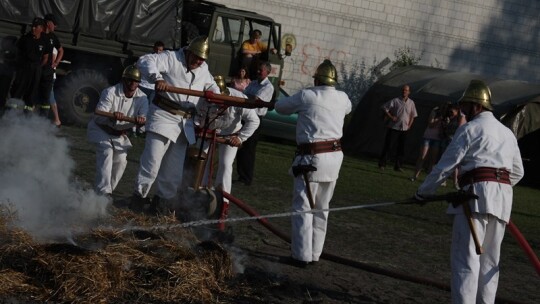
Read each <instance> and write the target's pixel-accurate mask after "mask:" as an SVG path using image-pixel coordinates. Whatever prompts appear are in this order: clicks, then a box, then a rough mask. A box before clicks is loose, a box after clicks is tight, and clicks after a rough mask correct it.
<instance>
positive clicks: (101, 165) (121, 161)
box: [95, 141, 127, 194]
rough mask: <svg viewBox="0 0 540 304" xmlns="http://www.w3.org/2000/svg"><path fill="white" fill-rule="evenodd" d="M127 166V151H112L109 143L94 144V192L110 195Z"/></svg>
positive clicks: (112, 148)
mask: <svg viewBox="0 0 540 304" xmlns="http://www.w3.org/2000/svg"><path fill="white" fill-rule="evenodd" d="M126 165H127V149H120V150H116V149H114V146H113V144H112V143H111V141H101V142H99V143H97V144H96V183H95V185H96V192H97V193H100V194H112V192H113V190H114V189H115V188H116V186H117V185H118V182H120V179H121V178H122V175H123V174H124V171H125V169H126Z"/></svg>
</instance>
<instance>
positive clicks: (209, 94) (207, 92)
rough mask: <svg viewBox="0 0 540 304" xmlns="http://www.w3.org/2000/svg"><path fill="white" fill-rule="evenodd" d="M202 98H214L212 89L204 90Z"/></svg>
mask: <svg viewBox="0 0 540 304" xmlns="http://www.w3.org/2000/svg"><path fill="white" fill-rule="evenodd" d="M204 98H206V99H208V100H210V99H214V98H215V94H214V92H212V91H204Z"/></svg>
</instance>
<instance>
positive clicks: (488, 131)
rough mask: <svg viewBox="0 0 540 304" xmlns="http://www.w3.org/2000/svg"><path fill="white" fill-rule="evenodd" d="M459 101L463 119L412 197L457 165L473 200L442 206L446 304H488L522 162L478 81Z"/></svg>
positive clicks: (423, 193)
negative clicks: (447, 235)
mask: <svg viewBox="0 0 540 304" xmlns="http://www.w3.org/2000/svg"><path fill="white" fill-rule="evenodd" d="M459 105H460V107H461V110H462V111H463V113H464V114H465V115H466V117H467V120H468V121H469V122H468V123H466V124H465V125H463V126H462V127H460V128H458V129H457V131H456V133H455V135H454V138H453V140H452V141H451V142H450V145H449V146H448V148H447V149H446V151H445V152H444V153H443V155H442V157H441V160H440V161H439V162H438V163H437V165H435V167H434V168H433V170H432V171H431V173H430V174H429V175H428V176H427V177H426V180H425V181H424V183H422V185H420V187H419V188H418V191H417V192H416V195H415V197H416V198H417V199H418V200H420V201H421V200H423V198H424V197H425V196H426V195H431V194H434V193H435V191H436V190H437V188H438V187H439V186H440V185H441V184H442V183H443V181H445V180H446V178H447V177H448V176H449V175H450V174H452V172H453V170H454V169H455V168H456V167H457V166H460V172H462V174H461V175H460V177H459V183H460V186H461V188H462V189H463V190H465V191H470V192H472V193H474V194H476V195H477V196H478V198H477V199H471V200H468V201H465V202H460V203H458V204H452V205H449V207H448V210H447V213H449V214H453V215H454V223H453V231H452V245H451V258H450V259H451V267H452V281H451V290H452V302H453V303H494V302H495V294H496V292H497V285H498V279H499V258H500V249H501V243H502V240H503V237H504V230H505V228H506V223H508V221H509V220H510V212H511V210H512V196H513V193H512V186H514V185H516V184H517V183H518V182H519V180H521V178H522V177H523V174H524V171H523V163H522V160H521V155H520V151H519V148H518V144H517V139H516V137H515V136H514V134H513V133H512V131H510V129H508V128H507V127H506V126H504V125H503V124H502V123H500V122H499V121H498V120H497V119H496V118H495V117H494V116H493V113H492V112H491V111H492V110H493V107H492V106H491V92H490V90H489V88H488V86H487V85H486V84H485V83H484V82H482V81H480V80H472V81H471V82H470V84H469V86H468V87H467V89H466V90H465V92H464V94H463V97H461V99H460V100H459ZM476 241H478V244H475V242H476ZM480 246H481V247H480ZM478 247H480V248H478ZM482 250H483V253H481V252H482ZM479 253H481V254H479Z"/></svg>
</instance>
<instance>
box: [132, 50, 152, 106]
mask: <svg viewBox="0 0 540 304" xmlns="http://www.w3.org/2000/svg"><path fill="white" fill-rule="evenodd" d="M153 55H154V53H151V54H145V55H142V56H141V57H139V60H137V63H136V64H135V65H136V66H137V68H138V69H139V71H140V72H141V82H140V83H139V86H140V87H143V88H147V89H150V90H153V89H154V82H153V81H154V80H153V79H150V73H149V72H148V67H149V64H148V60H149V59H150V57H152V56H153ZM150 101H151V100H150Z"/></svg>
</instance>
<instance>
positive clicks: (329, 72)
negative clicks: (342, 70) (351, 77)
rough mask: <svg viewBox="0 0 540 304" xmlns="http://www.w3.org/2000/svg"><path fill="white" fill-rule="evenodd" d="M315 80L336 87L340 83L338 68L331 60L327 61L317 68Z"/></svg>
mask: <svg viewBox="0 0 540 304" xmlns="http://www.w3.org/2000/svg"><path fill="white" fill-rule="evenodd" d="M313 78H315V79H317V80H319V81H320V82H321V83H323V84H326V85H329V86H335V85H336V83H337V81H338V76H337V70H336V67H335V66H334V65H333V64H332V62H331V61H330V60H328V59H325V60H324V61H323V63H321V64H320V65H319V66H318V67H317V71H316V72H315V75H313Z"/></svg>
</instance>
